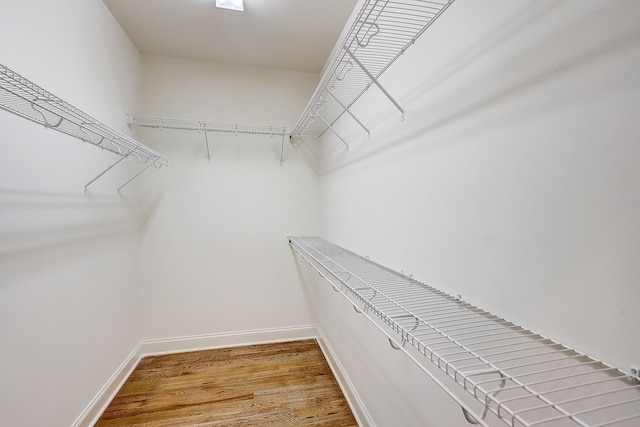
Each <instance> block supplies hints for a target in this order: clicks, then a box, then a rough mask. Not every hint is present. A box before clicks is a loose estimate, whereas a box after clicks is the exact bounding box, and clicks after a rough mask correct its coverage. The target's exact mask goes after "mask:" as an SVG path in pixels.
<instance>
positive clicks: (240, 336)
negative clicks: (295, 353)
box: [72, 325, 375, 427]
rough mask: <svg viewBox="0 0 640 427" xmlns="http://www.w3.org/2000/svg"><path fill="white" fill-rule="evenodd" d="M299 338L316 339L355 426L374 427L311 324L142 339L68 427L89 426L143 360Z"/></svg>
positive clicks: (353, 390)
mask: <svg viewBox="0 0 640 427" xmlns="http://www.w3.org/2000/svg"><path fill="white" fill-rule="evenodd" d="M303 339H316V340H317V341H318V344H319V345H320V348H321V349H322V352H323V353H324V356H325V358H326V359H327V362H328V363H329V366H330V367H331V370H332V371H333V373H334V375H335V377H336V380H337V381H338V384H340V387H341V388H342V390H343V392H344V394H345V398H346V399H347V402H348V403H349V406H351V410H352V411H353V415H354V416H355V418H356V420H357V421H358V425H359V426H360V427H375V426H374V424H373V422H372V421H371V418H370V417H369V415H368V413H367V411H366V410H365V409H364V405H362V402H361V400H360V398H359V397H358V394H357V393H356V392H355V389H354V388H353V386H352V384H351V382H350V381H349V378H348V376H347V375H346V373H345V372H344V370H343V369H342V365H341V364H340V362H339V361H338V359H337V358H336V356H335V353H334V352H333V350H332V349H331V346H330V345H329V344H328V343H327V341H326V339H325V338H324V336H323V334H322V333H321V331H319V330H318V329H317V327H316V326H313V325H306V326H296V327H291V328H272V329H259V330H250V331H238V332H227V333H219V334H210V335H194V336H186V337H174V338H164V339H154V340H143V341H141V342H140V343H138V345H137V346H136V348H135V349H134V350H133V351H132V352H131V353H130V354H129V356H127V358H126V359H125V361H124V362H123V363H122V364H121V365H120V367H119V368H118V369H117V371H116V372H115V373H114V374H113V375H112V376H111V378H110V379H109V381H107V383H106V384H105V385H104V386H103V387H102V389H101V390H100V391H99V392H98V394H97V395H96V397H95V398H94V399H93V400H92V401H91V403H90V404H89V406H87V408H86V409H85V410H84V411H83V412H82V414H81V415H80V416H79V417H78V419H77V420H76V421H75V422H74V423H73V425H72V427H90V426H93V425H94V424H95V423H96V421H97V420H98V418H99V417H100V415H101V414H102V412H103V411H104V410H105V409H106V408H107V406H108V405H109V403H110V402H111V400H112V399H113V397H114V396H115V395H116V393H117V392H118V390H120V387H122V385H123V384H124V382H125V381H126V380H127V378H128V377H129V375H130V374H131V372H133V370H134V369H135V367H136V365H137V364H138V362H139V361H140V359H141V358H143V357H146V356H155V355H160V354H170V353H182V352H187V351H198V350H207V349H213V348H223V347H237V346H244V345H252V344H266V343H274V342H284V341H297V340H303Z"/></svg>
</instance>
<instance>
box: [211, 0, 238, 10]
mask: <svg viewBox="0 0 640 427" xmlns="http://www.w3.org/2000/svg"><path fill="white" fill-rule="evenodd" d="M216 7H219V8H221V9H231V10H238V11H240V12H244V0H216Z"/></svg>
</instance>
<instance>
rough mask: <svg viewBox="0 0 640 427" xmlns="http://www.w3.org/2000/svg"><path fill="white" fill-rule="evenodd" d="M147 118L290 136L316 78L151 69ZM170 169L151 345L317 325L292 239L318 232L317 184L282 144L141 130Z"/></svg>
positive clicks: (161, 193)
mask: <svg viewBox="0 0 640 427" xmlns="http://www.w3.org/2000/svg"><path fill="white" fill-rule="evenodd" d="M142 77H143V78H142V81H143V90H142V99H143V108H142V111H141V112H140V113H141V114H147V115H152V116H161V117H162V116H164V117H176V118H186V119H199V120H211V121H223V122H240V123H256V124H275V125H289V124H291V123H293V122H295V120H297V116H298V114H299V113H300V111H302V109H303V108H304V105H305V103H306V102H307V100H308V98H309V96H310V95H311V92H312V91H313V89H314V86H315V84H316V81H317V78H318V76H317V75H314V74H303V73H292V72H284V71H274V70H265V69H257V68H247V67H236V66H228V65H220V64H214V63H205V62H196V61H187V60H178V59H167V58H161V57H147V56H145V57H143V73H142ZM140 135H141V138H142V139H143V141H145V143H148V144H149V145H151V146H152V147H156V148H157V149H158V150H159V151H161V152H164V153H166V154H167V155H168V156H169V157H170V158H171V167H170V169H169V170H168V173H167V174H166V179H165V180H164V182H159V181H158V180H156V179H147V178H145V179H144V180H143V182H144V183H145V184H147V185H148V187H149V191H150V193H151V194H154V197H153V198H152V200H151V201H150V202H149V206H150V208H149V212H150V214H149V217H148V218H147V222H146V224H145V228H144V237H143V244H142V263H143V273H142V283H143V291H142V292H143V295H144V298H143V310H142V324H143V330H142V331H143V332H142V333H143V337H144V338H145V339H156V338H169V337H180V336H190V335H206V334H216V333H227V332H234V331H247V330H257V329H266V328H287V327H293V326H301V325H309V324H310V323H311V319H310V318H309V316H308V312H307V308H306V305H305V299H304V295H303V293H302V289H301V287H300V284H299V281H298V278H297V275H296V272H295V268H294V263H293V258H292V257H291V253H290V251H289V248H288V245H287V239H286V237H287V235H290V234H315V233H318V227H319V220H318V218H319V217H318V215H319V213H318V212H319V206H318V201H319V193H318V189H319V187H318V183H317V177H316V176H315V175H314V173H313V172H312V171H311V170H310V169H308V168H307V166H306V165H305V164H304V163H303V162H302V159H301V158H300V157H299V156H298V155H297V153H296V152H295V151H293V150H292V149H291V148H290V146H289V144H288V142H286V143H285V150H286V151H285V159H284V163H283V164H282V166H280V148H281V138H280V137H275V138H270V137H269V136H264V135H263V136H259V135H242V134H240V135H238V136H235V135H234V134H215V133H210V134H209V141H210V149H211V156H212V161H211V164H209V163H208V162H207V155H206V148H205V139H204V135H203V134H201V133H198V132H185V131H172V130H166V129H165V130H162V131H159V130H155V129H142V130H141V132H140Z"/></svg>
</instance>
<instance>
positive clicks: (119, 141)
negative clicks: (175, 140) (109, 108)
mask: <svg viewBox="0 0 640 427" xmlns="http://www.w3.org/2000/svg"><path fill="white" fill-rule="evenodd" d="M0 108H2V109H4V110H7V111H9V112H11V113H14V114H16V115H18V116H20V117H23V118H25V119H28V120H30V121H32V122H35V123H38V124H41V125H43V126H45V127H46V128H48V129H53V130H56V131H58V132H62V133H65V134H67V135H69V136H72V137H74V138H78V139H80V140H82V141H85V142H88V143H90V144H92V145H95V146H97V147H100V148H102V149H103V150H107V151H110V152H112V153H115V154H118V155H120V156H123V157H127V156H129V155H133V156H135V157H137V158H138V160H140V161H141V162H142V163H147V162H151V164H153V165H154V166H156V167H157V168H160V167H162V166H168V165H169V160H168V159H167V158H166V157H165V156H163V155H161V154H159V153H157V152H156V151H154V150H152V149H150V148H149V147H146V146H145V145H143V144H141V143H139V142H138V141H136V140H134V139H133V138H131V137H130V136H128V135H125V134H124V133H122V132H119V131H117V130H115V129H113V128H111V127H109V126H107V125H105V124H104V123H102V122H100V121H98V120H96V119H95V118H93V117H91V116H90V115H88V114H86V113H84V112H83V111H81V110H79V109H77V108H75V107H74V106H72V105H71V104H69V103H67V102H65V101H63V100H62V99H60V98H58V97H57V96H55V95H53V94H51V93H50V92H47V91H46V90H44V89H43V88H41V87H40V86H38V85H36V84H35V83H33V82H31V81H30V80H27V79H26V78H24V77H22V76H21V75H20V74H18V73H16V72H15V71H12V70H10V69H9V68H7V67H5V66H4V65H1V64H0ZM100 176H101V175H100ZM92 182H93V181H92Z"/></svg>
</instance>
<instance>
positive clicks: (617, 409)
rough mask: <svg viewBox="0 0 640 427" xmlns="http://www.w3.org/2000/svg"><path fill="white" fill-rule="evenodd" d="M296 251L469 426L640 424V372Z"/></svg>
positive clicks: (365, 270) (373, 271)
mask: <svg viewBox="0 0 640 427" xmlns="http://www.w3.org/2000/svg"><path fill="white" fill-rule="evenodd" d="M289 244H290V246H291V247H292V248H293V250H294V251H295V252H296V253H298V254H299V255H300V256H301V257H302V258H303V259H304V260H306V261H307V262H308V263H309V265H310V266H311V267H313V268H314V269H315V270H317V271H318V272H319V273H320V275H321V276H322V277H323V278H325V279H327V280H328V281H329V282H330V283H331V285H332V286H333V290H335V291H336V292H339V293H341V294H342V295H343V296H344V297H345V298H347V300H349V302H351V303H352V304H353V306H354V309H355V310H356V311H357V312H358V313H361V314H363V315H365V316H366V317H367V318H368V319H369V320H371V321H372V322H373V323H374V325H376V326H377V327H378V329H380V330H381V331H382V332H384V333H385V334H386V335H387V337H388V338H389V341H390V343H391V346H392V347H393V348H394V349H397V350H402V351H404V352H405V353H406V354H407V355H408V356H409V357H410V358H411V359H412V360H413V361H414V362H415V363H417V364H418V366H419V367H420V368H421V369H422V370H423V371H424V372H425V373H427V374H428V375H429V376H430V377H431V378H433V379H434V380H435V381H436V383H437V384H438V385H439V386H440V387H442V388H443V389H444V390H445V391H446V392H447V393H448V394H449V395H450V396H451V397H453V398H454V399H455V400H456V402H458V403H459V404H460V405H461V406H462V408H463V413H464V415H465V417H466V418H467V420H468V421H469V422H471V423H474V424H480V425H483V426H489V425H498V424H500V425H503V424H502V423H500V422H499V421H498V420H501V421H503V422H504V423H505V424H507V425H509V426H554V427H557V426H559V427H564V426H574V427H575V426H583V427H586V426H592V427H595V426H598V427H600V426H619V427H620V426H627V427H631V426H637V425H639V424H640V376H639V374H638V371H637V370H635V371H633V370H632V371H631V372H629V373H626V372H623V371H622V370H619V369H617V368H615V367H612V366H610V365H607V364H606V363H604V362H602V361H599V360H596V359H594V358H592V357H590V356H588V355H586V354H583V353H581V352H579V351H577V350H574V349H572V348H569V347H567V346H565V345H562V344H560V343H558V342H556V341H554V340H552V339H550V338H547V337H545V336H542V335H540V334H537V333H535V332H532V331H530V330H528V329H526V328H523V327H521V326H519V325H516V324H514V323H512V322H510V321H508V320H505V319H503V318H501V317H499V316H497V315H495V314H493V313H490V312H487V311H485V310H482V309H480V308H478V307H476V306H474V305H472V304H469V303H468V302H465V301H463V300H462V299H461V298H460V297H455V296H452V295H449V294H447V293H445V292H442V291H439V290H438V289H435V288H433V287H431V286H428V285H425V284H424V283H421V282H418V281H417V280H414V279H413V278H411V277H407V276H405V275H403V274H401V273H398V272H395V271H393V270H390V269H388V268H386V267H383V266H381V265H379V264H376V263H374V262H372V261H370V260H368V259H366V258H363V257H361V256H359V255H356V254H354V253H352V252H350V251H347V250H345V249H343V248H341V247H339V246H336V245H333V244H331V243H329V242H326V241H324V240H322V239H320V238H317V237H290V238H289ZM434 371H441V373H444V374H445V375H446V376H447V377H448V378H449V379H450V380H451V381H447V382H448V383H450V384H445V383H443V382H442V381H441V380H440V379H439V378H438V377H437V376H436V375H434V373H433V372H434ZM469 396H470V397H471V399H470V398H469Z"/></svg>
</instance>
